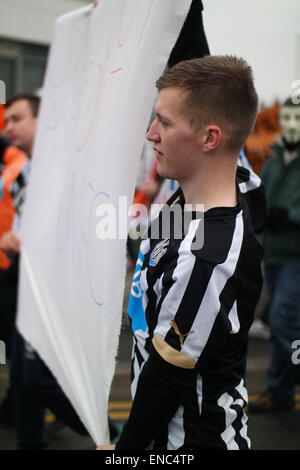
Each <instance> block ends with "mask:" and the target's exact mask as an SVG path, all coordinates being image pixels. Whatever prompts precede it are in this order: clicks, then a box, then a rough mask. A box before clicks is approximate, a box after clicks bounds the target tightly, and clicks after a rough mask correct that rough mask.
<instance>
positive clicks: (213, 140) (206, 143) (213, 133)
mask: <svg viewBox="0 0 300 470" xmlns="http://www.w3.org/2000/svg"><path fill="white" fill-rule="evenodd" d="M221 140H222V131H221V129H220V128H219V126H215V125H211V126H207V127H206V128H205V131H204V134H203V139H202V145H203V152H210V151H211V150H215V149H216V148H217V147H218V146H219V145H220V142H221Z"/></svg>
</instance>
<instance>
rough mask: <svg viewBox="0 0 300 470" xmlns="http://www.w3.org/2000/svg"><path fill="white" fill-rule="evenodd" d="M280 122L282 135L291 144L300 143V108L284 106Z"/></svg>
mask: <svg viewBox="0 0 300 470" xmlns="http://www.w3.org/2000/svg"><path fill="white" fill-rule="evenodd" d="M279 122H280V126H281V131H282V135H283V137H284V138H285V140H286V141H287V142H288V143H289V144H296V143H297V142H300V106H283V107H282V108H281V110H280V114H279Z"/></svg>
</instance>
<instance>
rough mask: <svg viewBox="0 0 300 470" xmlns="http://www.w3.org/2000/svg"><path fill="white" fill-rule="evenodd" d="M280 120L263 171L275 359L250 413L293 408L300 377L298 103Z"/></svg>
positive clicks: (290, 105) (289, 102)
mask: <svg viewBox="0 0 300 470" xmlns="http://www.w3.org/2000/svg"><path fill="white" fill-rule="evenodd" d="M279 121H280V127H281V135H280V136H279V138H278V140H277V142H276V144H275V145H274V147H273V154H272V155H271V157H270V158H269V159H268V160H267V162H266V164H265V166H264V168H263V170H262V172H261V175H260V176H261V179H262V181H263V184H264V186H265V193H266V200H267V207H268V220H267V227H266V232H265V250H264V262H265V273H266V283H267V287H268V291H269V298H270V307H269V326H270V332H271V338H270V346H271V361H270V366H269V369H268V372H267V377H266V380H267V390H266V391H265V392H264V393H262V395H260V396H259V398H258V400H257V401H256V402H253V403H251V404H249V411H250V412H251V411H252V412H270V411H271V412H274V411H282V410H292V409H293V407H294V388H295V384H296V383H297V375H299V366H298V365H297V362H299V361H297V360H296V361H295V353H297V351H295V345H297V344H298V343H297V341H299V339H300V289H299V285H300V244H299V238H300V104H294V103H293V101H292V100H291V99H288V100H286V101H285V102H284V103H283V105H282V107H281V110H280V115H279Z"/></svg>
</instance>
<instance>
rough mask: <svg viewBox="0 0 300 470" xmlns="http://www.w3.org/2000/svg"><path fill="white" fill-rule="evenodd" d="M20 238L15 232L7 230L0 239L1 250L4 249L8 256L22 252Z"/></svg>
mask: <svg viewBox="0 0 300 470" xmlns="http://www.w3.org/2000/svg"><path fill="white" fill-rule="evenodd" d="M20 246H21V243H20V240H19V238H18V237H17V236H16V235H15V234H14V232H5V233H4V234H3V235H2V237H1V239H0V250H2V251H4V253H5V254H6V256H14V255H16V254H18V253H19V252H20Z"/></svg>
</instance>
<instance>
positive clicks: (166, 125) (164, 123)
mask: <svg viewBox="0 0 300 470" xmlns="http://www.w3.org/2000/svg"><path fill="white" fill-rule="evenodd" d="M159 124H160V125H161V126H162V127H164V128H166V127H168V123H167V122H165V121H162V120H161V119H160V120H159Z"/></svg>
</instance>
